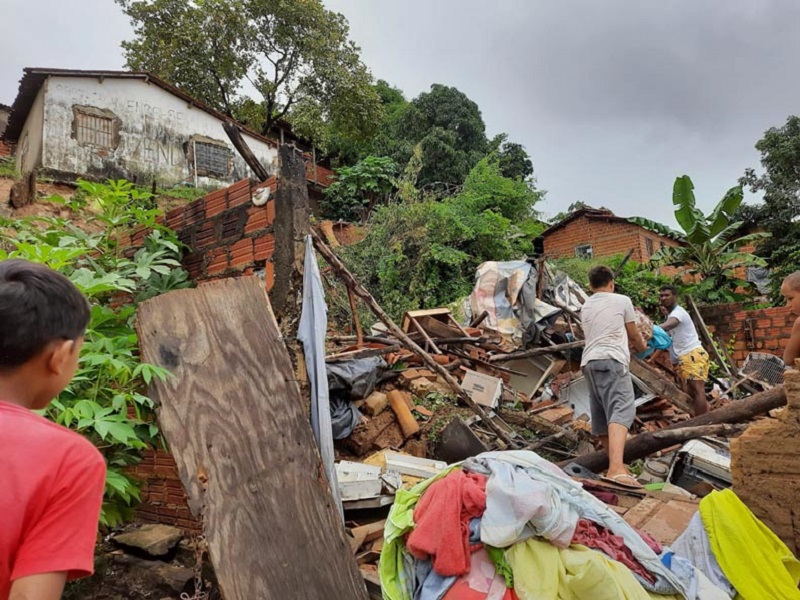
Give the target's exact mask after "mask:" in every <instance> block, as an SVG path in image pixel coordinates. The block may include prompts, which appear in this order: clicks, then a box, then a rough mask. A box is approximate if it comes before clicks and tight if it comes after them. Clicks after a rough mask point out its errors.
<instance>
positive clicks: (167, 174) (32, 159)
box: [0, 68, 332, 203]
mask: <svg viewBox="0 0 800 600" xmlns="http://www.w3.org/2000/svg"><path fill="white" fill-rule="evenodd" d="M226 122H232V119H231V118H230V117H228V116H226V115H224V114H222V113H220V112H218V111H216V110H214V109H213V108H211V107H210V106H208V105H206V104H204V103H203V102H200V101H199V100H197V99H195V98H192V97H191V96H189V95H188V94H186V93H185V92H183V91H181V90H180V89H178V88H176V87H174V86H172V85H170V84H169V83H167V82H166V81H164V80H162V79H160V78H158V77H156V76H155V75H152V74H150V73H145V72H134V71H83V70H73V69H39V68H26V69H25V70H24V73H23V76H22V79H21V80H20V85H19V92H18V94H17V98H16V100H15V101H14V104H13V106H12V107H11V111H10V115H9V116H8V125H7V127H6V128H5V131H3V133H2V138H0V141H2V142H3V143H5V144H7V145H11V146H13V147H14V149H15V154H16V160H17V170H18V171H19V172H20V173H22V174H25V173H29V172H31V171H33V170H34V169H36V170H37V171H38V172H39V173H40V174H41V175H45V176H48V177H52V178H54V179H57V180H61V181H70V180H74V179H77V178H78V177H83V178H88V179H95V180H104V179H108V178H111V179H127V180H129V181H133V182H135V183H138V184H150V183H151V182H156V183H157V184H158V185H159V186H161V187H164V188H169V187H173V186H176V185H188V186H194V187H202V188H210V189H213V188H220V187H225V186H228V185H230V184H232V183H234V182H236V181H239V180H242V179H246V178H249V177H251V176H252V172H251V170H250V168H249V167H248V166H247V164H246V163H245V161H244V159H242V158H241V156H240V155H239V153H238V152H237V151H236V149H235V148H234V146H233V144H232V142H231V141H230V139H229V138H228V136H227V134H226V133H225V130H224V128H223V125H224V124H225V123H226ZM239 129H240V131H241V134H242V137H243V139H244V140H245V142H246V143H247V145H248V146H249V147H250V149H251V150H252V152H253V154H254V155H255V156H256V158H258V160H259V161H260V162H261V164H262V165H263V166H264V167H265V168H266V170H267V171H268V172H269V173H270V174H274V173H275V172H276V170H277V156H278V145H279V143H281V142H287V143H288V142H293V143H295V144H296V145H297V146H298V147H299V148H300V149H302V150H303V151H304V152H306V156H307V165H308V172H309V180H310V181H309V184H310V188H309V191H310V192H311V195H312V203H313V202H314V201H315V200H317V199H318V198H315V197H314V196H315V195H318V194H315V192H317V193H318V192H320V191H321V189H322V188H324V187H325V186H327V185H328V183H329V180H330V178H331V177H332V173H331V171H329V170H328V169H326V168H324V167H322V166H318V165H316V164H315V161H314V160H313V158H312V157H313V156H314V149H313V148H308V147H305V146H304V145H303V144H302V142H300V140H298V139H297V138H296V136H293V135H292V133H291V129H290V127H289V125H288V124H283V123H278V124H277V125H276V129H275V130H274V131H273V132H271V134H270V137H267V136H264V135H261V134H260V133H258V132H255V131H253V130H251V129H248V128H247V127H244V126H241V125H239Z"/></svg>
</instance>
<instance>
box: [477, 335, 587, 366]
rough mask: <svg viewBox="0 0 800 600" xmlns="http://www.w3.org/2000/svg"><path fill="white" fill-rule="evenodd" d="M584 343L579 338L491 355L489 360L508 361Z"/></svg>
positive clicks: (549, 352)
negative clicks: (572, 340) (563, 342)
mask: <svg viewBox="0 0 800 600" xmlns="http://www.w3.org/2000/svg"><path fill="white" fill-rule="evenodd" d="M584 345H586V342H585V341H584V340H577V341H575V342H567V343H566V344H556V345H555V346H543V347H541V348H531V349H530V350H521V351H519V352H511V353H510V354H495V355H493V356H490V357H489V362H492V363H495V362H506V361H509V360H516V359H518V358H531V357H533V356H541V355H542V354H555V353H556V352H563V351H564V350H572V349H573V348H583V346H584Z"/></svg>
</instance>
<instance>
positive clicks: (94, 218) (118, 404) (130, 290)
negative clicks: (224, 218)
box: [0, 181, 189, 526]
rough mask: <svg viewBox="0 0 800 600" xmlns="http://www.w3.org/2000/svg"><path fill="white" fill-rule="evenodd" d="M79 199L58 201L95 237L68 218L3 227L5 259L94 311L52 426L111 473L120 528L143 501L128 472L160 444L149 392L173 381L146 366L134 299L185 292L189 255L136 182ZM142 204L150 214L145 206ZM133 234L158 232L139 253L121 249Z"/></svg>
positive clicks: (112, 514) (108, 503)
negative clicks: (92, 451) (43, 270)
mask: <svg viewBox="0 0 800 600" xmlns="http://www.w3.org/2000/svg"><path fill="white" fill-rule="evenodd" d="M78 185H79V189H80V190H81V193H80V194H79V195H78V197H77V198H75V199H71V200H65V199H64V198H60V197H53V198H51V199H50V200H51V201H53V202H57V203H60V204H65V205H67V206H69V207H70V208H72V209H73V210H78V211H80V212H81V215H82V216H85V220H86V221H87V222H88V223H89V227H88V228H87V229H91V230H93V231H96V233H88V232H86V231H83V230H81V229H78V228H77V227H75V226H74V225H72V224H71V223H70V222H69V221H68V220H65V219H60V218H27V219H18V220H13V221H12V220H4V221H0V260H3V259H6V258H24V259H26V260H30V261H34V262H39V263H43V264H46V265H48V266H49V267H51V268H53V269H55V270H57V271H59V272H61V273H63V274H64V275H66V276H67V277H68V278H69V279H70V280H71V281H72V282H73V283H74V284H75V285H76V286H77V287H78V289H80V290H81V292H83V293H84V295H86V297H87V298H88V299H89V301H90V303H91V305H92V312H91V315H92V316H91V323H90V325H89V328H88V330H87V332H86V340H85V343H84V346H83V350H82V353H81V359H80V366H79V369H78V372H77V373H76V375H75V378H74V379H73V380H72V382H71V383H70V385H69V386H68V387H67V389H65V390H64V392H63V393H62V394H61V395H59V397H58V398H56V399H55V400H54V401H53V402H52V403H51V404H50V406H49V407H48V409H47V411H46V414H47V416H48V417H49V418H50V419H52V420H53V421H55V422H57V423H59V424H61V425H64V426H66V427H69V428H71V429H73V430H75V431H77V432H78V433H80V434H82V435H84V436H86V437H87V438H88V439H89V440H90V441H92V442H93V443H94V444H95V445H96V446H97V447H98V448H99V449H100V451H101V452H102V453H103V455H104V456H105V458H106V461H107V464H108V475H107V478H106V490H105V499H104V502H103V512H102V514H101V522H102V523H103V524H104V525H107V526H114V525H117V524H119V523H121V522H122V521H124V520H125V519H126V518H127V517H128V516H129V514H130V509H131V506H132V505H133V503H134V502H135V501H137V500H138V499H139V489H138V486H137V484H136V482H135V481H134V480H133V479H132V478H131V477H130V476H129V475H128V474H127V472H126V470H125V469H126V467H129V466H131V465H133V464H136V463H137V462H138V460H139V454H140V452H141V450H142V449H144V448H147V447H149V446H153V445H155V444H157V443H158V428H157V426H156V425H155V423H154V420H153V419H152V409H153V402H152V400H151V399H150V398H148V397H147V396H146V395H145V389H146V388H145V386H146V385H147V384H149V383H150V382H151V381H153V380H155V379H160V380H164V379H166V377H167V376H168V373H167V372H166V371H165V370H164V369H162V368H160V367H157V366H154V365H148V364H145V363H142V362H141V360H140V359H139V350H138V344H137V337H136V332H135V331H134V329H133V322H134V318H135V312H136V309H135V303H134V300H143V299H147V298H150V297H152V296H154V295H156V294H158V293H162V292H165V291H168V290H170V289H175V288H179V287H187V286H188V285H189V280H188V275H187V273H186V272H185V271H184V270H183V269H182V268H181V266H180V262H179V259H180V257H181V247H180V244H179V242H178V241H177V239H176V237H175V234H174V233H173V232H172V231H170V230H169V229H167V228H165V227H163V226H160V225H158V224H157V223H156V217H157V216H158V211H156V210H153V209H150V208H149V207H148V206H149V200H150V197H149V194H147V193H143V192H141V191H139V190H136V189H135V187H134V186H133V185H132V184H130V183H129V182H125V181H110V182H108V183H107V184H97V183H89V182H85V181H81V182H79V183H78ZM142 205H144V206H142ZM133 225H141V226H145V227H148V228H152V231H151V232H150V234H149V235H148V236H147V237H146V239H145V243H144V246H143V247H141V248H140V249H138V250H136V251H135V252H133V253H132V256H130V257H129V256H126V255H128V254H131V252H130V251H129V249H126V248H121V247H119V245H118V243H117V240H118V239H119V236H120V234H121V233H123V232H126V231H127V230H128V229H129V228H131V227H132V226H133Z"/></svg>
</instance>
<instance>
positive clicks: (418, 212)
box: [343, 158, 543, 317]
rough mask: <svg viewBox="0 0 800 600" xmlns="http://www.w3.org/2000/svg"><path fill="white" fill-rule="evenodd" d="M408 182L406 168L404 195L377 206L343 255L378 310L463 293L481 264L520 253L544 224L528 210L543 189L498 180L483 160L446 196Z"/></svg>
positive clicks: (435, 302) (395, 310)
mask: <svg viewBox="0 0 800 600" xmlns="http://www.w3.org/2000/svg"><path fill="white" fill-rule="evenodd" d="M414 180H415V175H414V173H413V172H409V171H408V170H407V172H406V173H405V174H404V175H403V177H402V178H401V181H400V186H399V189H400V192H399V193H400V194H402V195H403V199H404V201H403V202H402V203H401V202H395V203H390V204H388V205H385V206H381V207H379V208H378V209H377V210H376V211H375V213H374V214H373V216H372V218H371V220H370V226H369V232H368V234H367V237H366V238H365V239H364V240H363V241H362V242H360V243H358V244H356V245H354V246H351V247H349V248H346V249H345V250H344V253H343V254H344V258H345V260H346V261H347V263H348V265H349V267H350V268H351V269H352V270H353V271H354V272H355V273H356V274H357V275H358V276H359V277H360V278H361V280H362V282H363V283H364V284H365V285H366V286H367V287H368V288H369V289H370V290H371V291H372V293H373V294H374V295H375V296H376V298H377V299H378V301H379V302H380V303H381V305H382V306H383V307H384V309H386V310H387V311H388V312H389V313H390V314H392V315H394V316H397V317H399V316H400V315H402V314H403V312H405V311H407V310H414V309H418V308H428V307H432V306H446V305H448V304H450V303H451V302H453V301H454V300H456V299H458V298H460V297H463V296H465V295H467V294H469V292H470V291H471V290H472V286H473V283H474V281H473V280H474V277H475V269H476V268H477V266H478V265H479V264H480V263H482V262H484V261H487V260H509V259H512V258H519V257H521V256H524V255H525V254H526V253H527V252H529V251H530V250H531V244H532V240H533V237H535V235H536V234H537V233H538V231H540V230H541V228H542V227H543V226H542V225H541V224H536V223H534V222H533V217H532V216H531V215H533V213H534V206H535V204H536V203H537V202H538V201H539V199H540V198H541V197H542V193H540V192H537V191H535V190H533V189H531V188H530V186H529V185H528V184H527V183H526V182H524V181H521V180H509V179H507V178H504V177H503V176H502V175H501V174H500V170H499V166H498V164H497V162H496V161H491V160H489V159H488V158H487V159H484V160H483V161H481V162H479V163H478V165H477V166H476V167H475V169H473V171H472V172H471V173H470V176H469V177H468V178H467V180H466V182H465V183H464V186H463V188H462V189H461V191H460V192H459V193H457V194H455V195H454V196H451V197H449V198H446V199H444V200H439V199H438V198H436V197H430V196H429V195H426V194H424V193H422V192H420V191H419V190H418V189H416V188H414V187H413V186H412V185H411V182H412V181H414ZM517 223H520V224H521V225H524V227H523V226H520V224H517ZM537 227H538V228H539V229H538V231H537Z"/></svg>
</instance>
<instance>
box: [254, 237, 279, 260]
mask: <svg viewBox="0 0 800 600" xmlns="http://www.w3.org/2000/svg"><path fill="white" fill-rule="evenodd" d="M254 241H255V246H254V259H255V260H267V259H270V258H272V255H273V253H274V252H275V236H274V235H272V234H271V233H266V234H264V235H262V236H259V237H257V238H255V240H254Z"/></svg>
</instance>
